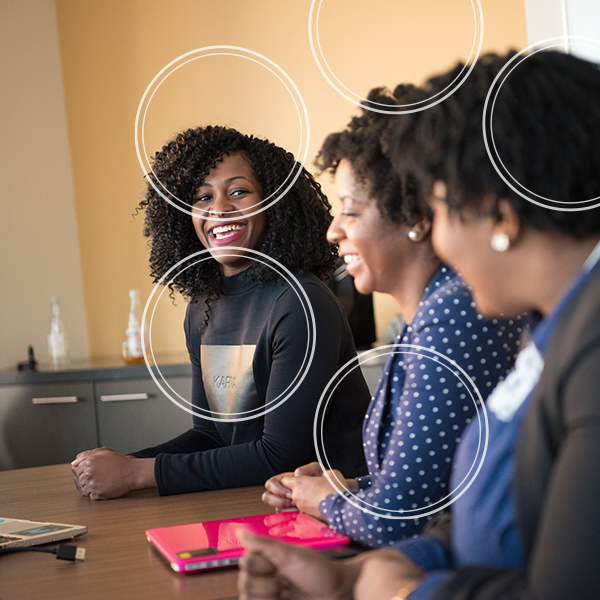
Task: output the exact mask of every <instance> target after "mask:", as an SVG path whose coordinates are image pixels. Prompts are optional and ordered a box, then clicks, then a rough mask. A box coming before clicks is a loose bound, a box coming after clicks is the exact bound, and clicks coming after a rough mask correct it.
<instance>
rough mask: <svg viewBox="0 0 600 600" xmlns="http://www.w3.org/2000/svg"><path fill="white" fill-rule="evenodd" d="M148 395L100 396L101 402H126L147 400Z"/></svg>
mask: <svg viewBox="0 0 600 600" xmlns="http://www.w3.org/2000/svg"><path fill="white" fill-rule="evenodd" d="M148 398H150V395H149V394H108V395H107V396H100V400H101V401H102V402H124V401H126V400H148Z"/></svg>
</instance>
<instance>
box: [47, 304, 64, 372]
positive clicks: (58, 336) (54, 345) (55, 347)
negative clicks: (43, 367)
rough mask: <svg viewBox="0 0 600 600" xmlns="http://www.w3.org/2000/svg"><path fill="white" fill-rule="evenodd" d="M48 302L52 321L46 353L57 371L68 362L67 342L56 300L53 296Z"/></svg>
mask: <svg viewBox="0 0 600 600" xmlns="http://www.w3.org/2000/svg"><path fill="white" fill-rule="evenodd" d="M50 301H51V302H52V321H51V323H50V333H49V334H48V353H49V354H50V361H51V362H52V366H53V367H54V368H55V369H59V368H61V367H64V366H65V365H66V364H67V362H68V360H69V341H68V338H67V332H66V330H65V326H64V324H63V322H62V319H61V316H60V306H59V304H58V298H56V297H55V296H54V297H52V298H51V300H50Z"/></svg>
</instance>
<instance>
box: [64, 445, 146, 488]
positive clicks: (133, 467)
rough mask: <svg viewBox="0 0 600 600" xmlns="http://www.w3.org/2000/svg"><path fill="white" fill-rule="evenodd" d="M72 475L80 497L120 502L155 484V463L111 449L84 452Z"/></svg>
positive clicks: (74, 462) (72, 467) (77, 458)
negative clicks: (133, 492) (122, 497)
mask: <svg viewBox="0 0 600 600" xmlns="http://www.w3.org/2000/svg"><path fill="white" fill-rule="evenodd" d="M150 463H151V464H150ZM71 471H72V472H73V477H74V479H75V485H76V486H77V489H78V490H79V493H80V494H81V495H82V496H88V497H89V498H90V499H91V500H108V499H109V498H119V497H121V496H125V495H126V494H128V493H129V492H132V491H134V490H137V489H142V488H144V487H152V485H153V483H154V459H139V458H134V457H132V456H124V455H123V454H119V453H117V452H115V451H114V450H113V449H112V448H108V447H107V446H103V447H102V448H96V449H95V450H86V451H85V452H80V453H79V454H78V455H77V457H76V458H75V460H74V461H73V462H72V463H71ZM150 476H151V480H150V479H149V477H150ZM146 480H147V481H146Z"/></svg>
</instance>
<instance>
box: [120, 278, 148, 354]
mask: <svg viewBox="0 0 600 600" xmlns="http://www.w3.org/2000/svg"><path fill="white" fill-rule="evenodd" d="M129 300H130V304H129V321H128V324H127V331H126V332H125V335H126V336H127V339H126V340H125V341H124V342H123V360H124V361H125V362H126V363H127V364H128V365H143V364H144V351H143V349H142V328H141V327H140V323H139V321H138V319H137V314H138V312H139V303H140V292H139V291H138V290H129Z"/></svg>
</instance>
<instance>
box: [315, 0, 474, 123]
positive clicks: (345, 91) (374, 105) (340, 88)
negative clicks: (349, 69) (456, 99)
mask: <svg viewBox="0 0 600 600" xmlns="http://www.w3.org/2000/svg"><path fill="white" fill-rule="evenodd" d="M317 2H318V6H317V9H316V10H315V5H316V4H317ZM470 2H471V7H472V8H473V17H474V21H475V35H474V36H473V44H472V45H471V51H470V52H469V58H468V59H467V60H466V61H465V63H464V65H463V67H462V68H461V70H460V72H459V73H458V75H457V76H456V77H455V78H454V80H453V81H451V82H450V83H449V84H448V85H447V86H446V87H445V88H444V89H443V90H440V91H439V92H437V93H436V94H434V95H433V96H431V97H430V98H426V99H425V100H419V101H418V102H411V103H409V104H404V105H396V106H390V105H389V104H384V103H381V102H372V101H370V100H367V98H365V97H363V96H361V95H359V94H357V93H355V92H353V91H352V90H350V89H349V88H348V87H346V86H345V85H344V84H343V83H342V82H341V81H340V80H339V79H338V78H337V77H336V75H335V73H334V72H333V71H332V69H331V67H330V66H329V65H328V63H327V60H326V59H325V56H324V54H323V50H322V49H321V41H320V39H319V16H320V12H321V5H322V4H323V0H312V2H311V5H310V12H309V16H308V39H309V41H310V49H311V50H312V54H313V57H314V59H315V62H316V63H317V66H318V67H319V70H320V71H321V73H322V75H323V77H325V79H326V80H327V82H328V83H329V85H330V86H331V87H332V88H333V89H334V90H335V91H336V92H337V93H338V94H340V95H341V96H343V97H344V98H346V100H349V101H350V102H352V104H355V105H356V106H359V107H361V108H364V109H365V110H370V111H373V112H377V113H382V114H388V115H406V114H410V113H415V112H419V111H422V110H427V109H428V108H430V107H431V106H435V105H436V104H439V103H440V102H443V101H444V100H445V99H446V98H448V97H449V96H451V95H452V94H453V93H454V92H455V91H456V90H457V89H458V88H459V87H460V86H461V85H462V84H463V83H464V82H465V80H466V78H467V77H468V76H469V74H470V73H471V71H472V70H473V68H474V67H475V63H476V62H477V59H478V58H479V54H480V52H481V46H482V44H483V10H482V8H481V2H480V0H475V3H476V4H477V10H476V7H475V3H474V1H473V0H470ZM477 16H479V24H480V26H478V21H477ZM313 29H314V34H313ZM478 38H479V39H478ZM315 40H316V44H315ZM333 80H335V81H333ZM438 96H439V97H438ZM356 98H358V100H357V99H356ZM380 107H381V108H380ZM410 107H414V108H410Z"/></svg>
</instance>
